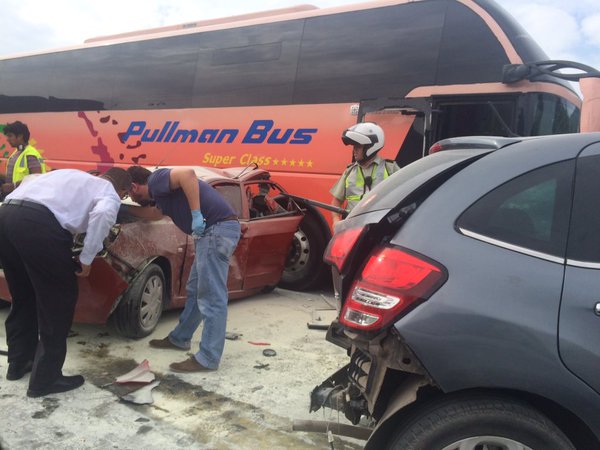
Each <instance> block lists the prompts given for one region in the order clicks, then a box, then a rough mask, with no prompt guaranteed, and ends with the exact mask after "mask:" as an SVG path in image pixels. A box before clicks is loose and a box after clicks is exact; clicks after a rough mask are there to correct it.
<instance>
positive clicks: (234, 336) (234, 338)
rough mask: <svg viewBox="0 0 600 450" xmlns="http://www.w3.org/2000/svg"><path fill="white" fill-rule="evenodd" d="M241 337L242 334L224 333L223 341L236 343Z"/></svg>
mask: <svg viewBox="0 0 600 450" xmlns="http://www.w3.org/2000/svg"><path fill="white" fill-rule="evenodd" d="M242 336H243V334H242V333H233V332H230V331H228V332H227V333H225V339H229V340H230V341H237V340H238V339H239V338H240V337H242Z"/></svg>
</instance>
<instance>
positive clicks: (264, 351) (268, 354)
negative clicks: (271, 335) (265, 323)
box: [263, 348, 277, 356]
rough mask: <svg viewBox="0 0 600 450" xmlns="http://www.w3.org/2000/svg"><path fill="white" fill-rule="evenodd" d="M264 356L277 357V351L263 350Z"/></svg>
mask: <svg viewBox="0 0 600 450" xmlns="http://www.w3.org/2000/svg"><path fill="white" fill-rule="evenodd" d="M263 355H264V356H275V355H277V352H276V351H275V350H273V349H272V348H265V349H264V350H263Z"/></svg>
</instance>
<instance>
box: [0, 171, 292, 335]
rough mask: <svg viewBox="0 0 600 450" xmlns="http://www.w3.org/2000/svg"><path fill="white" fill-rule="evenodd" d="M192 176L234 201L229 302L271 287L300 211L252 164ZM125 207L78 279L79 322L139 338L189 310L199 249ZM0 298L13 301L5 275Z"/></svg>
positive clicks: (78, 243)
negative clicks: (237, 230)
mask: <svg viewBox="0 0 600 450" xmlns="http://www.w3.org/2000/svg"><path fill="white" fill-rule="evenodd" d="M195 171H196V175H197V176H198V177H199V178H201V179H202V180H204V181H206V182H207V183H209V184H211V185H212V186H213V187H214V188H215V189H217V190H218V191H219V192H220V193H221V194H222V195H223V196H224V197H225V198H226V199H227V200H228V201H229V203H230V204H231V205H232V206H233V208H234V210H235V211H237V214H238V217H239V219H240V224H241V229H242V236H241V238H240V241H239V244H238V246H237V249H236V251H235V253H234V254H233V257H232V259H231V264H230V266H229V278H228V280H227V286H228V289H229V299H230V300H232V299H239V298H243V297H247V296H250V295H252V294H256V293H258V292H264V291H269V290H271V289H273V288H274V287H275V286H276V285H277V283H278V282H279V280H280V278H281V275H282V272H283V270H284V266H285V263H286V258H287V257H288V254H289V251H290V246H291V244H292V238H293V237H294V234H295V233H296V231H297V229H298V225H299V224H300V221H301V220H302V218H303V212H302V211H301V209H300V208H299V207H298V205H297V204H296V203H295V202H294V201H293V200H292V199H291V198H289V197H288V196H287V195H286V193H285V191H284V189H283V188H282V187H281V186H280V185H278V184H277V183H275V182H273V181H271V180H270V177H269V173H268V172H267V171H265V170H262V169H258V168H257V167H252V166H250V167H245V168H244V167H240V168H230V169H212V168H206V167H197V168H195ZM126 201H127V200H126ZM126 209H127V208H123V209H122V211H121V213H119V217H118V220H117V224H116V225H115V226H114V227H113V228H112V230H111V232H110V235H109V236H108V237H107V238H106V240H105V243H104V250H103V251H102V252H101V253H100V254H99V255H98V256H96V259H95V260H94V262H93V263H92V271H91V273H90V276H89V277H87V278H80V279H79V299H78V302H77V306H76V309H75V321H76V322H80V323H97V324H103V323H106V322H107V321H109V320H111V321H112V322H113V324H114V326H115V328H116V329H117V330H118V331H119V332H120V333H121V334H122V335H124V336H127V337H132V338H140V337H144V336H147V335H148V334H150V333H151V332H152V331H153V330H154V328H155V327H156V324H157V323H158V320H159V318H160V316H161V313H162V311H163V310H165V309H173V308H181V307H183V306H184V304H185V299H186V291H185V285H186V281H187V277H188V273H189V271H190V267H191V264H192V262H193V260H194V251H195V248H194V243H193V239H192V237H191V236H188V235H186V234H185V233H183V232H182V231H181V230H179V228H177V226H175V224H174V223H173V222H172V221H171V219H169V218H168V217H165V218H163V219H161V220H158V221H150V220H141V219H138V218H135V217H133V216H131V215H130V214H127V213H126V212H125V211H126ZM82 243H83V236H76V237H75V244H74V253H77V252H78V251H81V247H82ZM0 298H2V299H7V300H10V293H9V291H8V286H7V283H6V280H5V278H4V272H3V271H0Z"/></svg>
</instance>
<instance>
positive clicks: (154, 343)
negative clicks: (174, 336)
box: [148, 336, 190, 351]
mask: <svg viewBox="0 0 600 450" xmlns="http://www.w3.org/2000/svg"><path fill="white" fill-rule="evenodd" d="M148 345H150V347H152V348H164V349H171V350H184V351H187V350H189V349H190V348H189V347H185V348H184V347H178V346H176V345H175V344H173V343H172V342H171V340H170V339H169V336H167V337H166V338H164V339H152V340H151V341H150V342H148Z"/></svg>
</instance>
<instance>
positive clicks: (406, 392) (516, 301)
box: [311, 133, 600, 450]
mask: <svg viewBox="0 0 600 450" xmlns="http://www.w3.org/2000/svg"><path fill="white" fill-rule="evenodd" d="M436 148H437V149H438V150H440V151H438V152H437V153H434V154H432V155H429V156H427V157H425V158H423V159H421V160H419V161H416V162H414V163H413V164H410V165H409V166H406V167H405V168H403V169H401V170H400V171H399V172H398V173H396V174H394V175H393V176H391V177H390V178H389V179H388V180H387V181H386V182H385V183H382V184H381V185H380V186H378V187H377V188H376V189H374V190H373V191H372V192H371V193H370V194H369V195H368V196H366V197H365V198H364V199H363V201H362V202H361V203H360V204H359V206H358V207H356V208H355V209H354V210H353V211H352V213H351V214H350V215H349V216H348V218H347V219H346V220H344V221H342V222H340V223H339V224H338V226H337V227H336V229H335V235H334V237H333V239H332V240H331V242H330V243H329V247H328V248H327V251H326V254H325V260H326V261H327V262H328V263H329V264H331V265H332V268H333V278H334V286H335V292H336V297H337V299H338V307H339V314H338V319H337V320H336V321H334V322H333V323H332V324H331V326H330V328H329V330H328V333H327V339H328V340H329V341H331V342H333V343H335V344H337V345H339V346H342V347H344V348H346V349H347V351H348V355H349V363H348V365H347V366H345V367H343V368H341V369H340V370H339V371H338V372H337V373H335V374H333V375H332V376H331V377H330V378H329V379H327V380H326V381H324V382H323V383H322V384H321V385H320V386H318V387H317V388H316V389H315V390H314V391H313V392H312V394H311V409H312V410H317V409H319V408H320V407H331V408H334V409H337V410H340V411H343V412H344V413H345V415H346V417H347V418H348V419H350V420H351V421H352V422H353V423H355V424H356V423H359V422H361V423H364V422H365V420H366V421H368V422H370V424H372V425H373V427H374V430H373V432H372V433H371V436H370V438H369V441H368V443H367V447H366V448H368V449H369V448H370V449H382V448H392V449H402V450H412V449H414V450H416V449H420V450H452V449H456V450H458V449H460V450H481V449H494V450H499V449H515V450H516V449H534V450H563V449H573V448H576V449H582V450H593V449H600V133H589V134H573V135H561V136H551V137H538V138H493V137H465V138H454V139H448V140H445V141H442V142H440V145H438V146H436Z"/></svg>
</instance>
